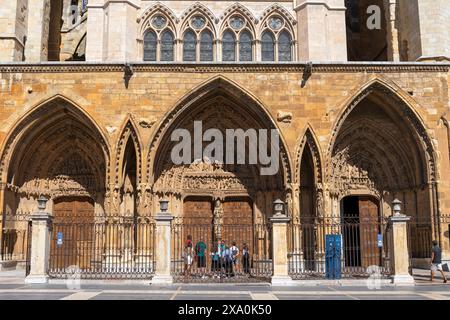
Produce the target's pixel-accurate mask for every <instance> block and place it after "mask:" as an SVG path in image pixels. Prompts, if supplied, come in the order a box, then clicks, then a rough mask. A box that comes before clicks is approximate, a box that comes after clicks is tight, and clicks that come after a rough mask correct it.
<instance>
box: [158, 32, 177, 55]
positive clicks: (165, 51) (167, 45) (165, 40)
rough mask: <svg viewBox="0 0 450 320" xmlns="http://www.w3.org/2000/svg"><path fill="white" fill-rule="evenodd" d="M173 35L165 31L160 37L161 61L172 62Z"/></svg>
mask: <svg viewBox="0 0 450 320" xmlns="http://www.w3.org/2000/svg"><path fill="white" fill-rule="evenodd" d="M173 46H174V43H173V34H172V31H170V30H166V31H164V32H163V33H162V35H161V61H173V60H174V59H173Z"/></svg>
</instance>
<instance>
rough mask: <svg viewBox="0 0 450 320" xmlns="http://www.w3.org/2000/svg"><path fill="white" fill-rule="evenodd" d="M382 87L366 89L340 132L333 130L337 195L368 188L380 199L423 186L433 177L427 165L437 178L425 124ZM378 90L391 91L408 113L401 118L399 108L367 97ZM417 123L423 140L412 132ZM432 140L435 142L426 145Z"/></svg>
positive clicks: (333, 179)
mask: <svg viewBox="0 0 450 320" xmlns="http://www.w3.org/2000/svg"><path fill="white" fill-rule="evenodd" d="M382 88H384V87H383V86H381V85H377V84H375V85H373V86H371V87H370V89H368V90H366V91H364V92H363V93H361V95H360V96H359V97H358V99H357V100H356V101H357V102H355V103H354V104H352V107H349V108H348V109H347V110H346V111H345V112H344V114H345V115H346V116H345V118H344V119H345V122H339V127H338V128H339V132H338V134H337V135H336V132H334V133H333V134H334V135H336V136H335V137H334V144H333V149H332V152H331V154H330V165H329V168H328V170H329V178H328V179H329V180H328V184H329V188H330V193H331V194H332V195H336V196H338V197H343V196H346V195H349V194H352V193H360V194H364V193H366V194H371V195H374V196H376V197H378V198H380V197H382V195H383V193H384V192H385V191H388V192H396V191H402V190H414V189H418V188H421V187H423V185H425V184H426V183H428V181H429V180H428V178H427V166H429V168H430V169H431V172H432V174H431V179H434V177H435V176H434V164H433V163H434V162H433V158H432V157H431V156H432V155H430V154H429V156H428V157H424V155H423V154H424V153H425V154H426V153H428V152H429V151H430V150H432V149H430V148H431V142H430V141H429V138H428V136H427V134H426V132H425V129H424V128H423V127H422V126H421V124H420V121H419V120H418V119H417V118H416V116H415V115H414V114H413V113H412V111H411V110H410V109H409V107H408V106H407V105H406V104H405V103H404V102H402V101H400V98H394V96H395V95H393V94H392V93H389V92H390V90H388V89H387V88H385V89H382ZM374 90H376V91H377V92H383V95H384V96H388V97H389V98H390V99H391V100H390V101H389V102H388V103H394V104H395V105H397V106H399V107H400V111H401V113H400V116H403V118H401V119H397V117H398V115H397V114H396V113H388V112H387V111H385V109H383V107H381V106H380V105H379V102H378V101H377V100H373V99H365V98H366V97H367V96H368V95H369V94H371V93H372V92H374ZM356 106H358V108H357V109H355V108H356ZM408 110H409V111H408ZM350 113H351V114H350ZM394 117H395V118H394ZM404 119H406V120H407V123H406V124H405V122H404ZM411 125H412V126H413V129H414V131H415V132H416V134H417V135H418V136H419V137H420V140H421V141H422V142H419V141H417V140H416V139H415V138H414V136H413V135H414V134H413V135H411V131H410V129H409V128H408V127H409V126H411ZM427 140H428V141H429V143H427V142H426V141H427ZM426 145H430V147H428V148H424V147H425V146H426ZM430 157H431V158H430ZM427 161H428V163H427Z"/></svg>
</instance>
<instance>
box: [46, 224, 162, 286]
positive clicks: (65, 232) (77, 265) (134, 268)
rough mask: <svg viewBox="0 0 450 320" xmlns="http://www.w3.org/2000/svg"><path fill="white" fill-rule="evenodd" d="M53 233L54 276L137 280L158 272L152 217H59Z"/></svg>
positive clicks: (52, 265) (51, 260)
mask: <svg viewBox="0 0 450 320" xmlns="http://www.w3.org/2000/svg"><path fill="white" fill-rule="evenodd" d="M50 234H51V243H50V263H49V275H50V277H54V278H68V277H74V276H79V277H80V278H85V279H117V278H119V279H122V278H130V279H133V278H151V277H152V276H153V274H154V270H155V223H154V221H153V219H152V218H151V217H111V218H99V217H96V218H95V220H94V219H86V217H70V218H64V219H55V221H54V222H53V225H52V230H51V232H50Z"/></svg>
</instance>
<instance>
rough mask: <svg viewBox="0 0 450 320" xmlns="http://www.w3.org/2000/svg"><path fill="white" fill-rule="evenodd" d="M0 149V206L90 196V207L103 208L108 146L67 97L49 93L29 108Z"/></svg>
mask: <svg viewBox="0 0 450 320" xmlns="http://www.w3.org/2000/svg"><path fill="white" fill-rule="evenodd" d="M5 141H6V142H5V144H4V147H3V150H2V156H1V159H2V161H1V166H0V173H1V179H2V183H4V184H5V185H6V188H5V190H4V193H3V209H4V210H5V212H9V213H17V212H21V213H31V212H34V211H35V210H37V202H36V200H37V198H38V197H39V196H41V195H45V196H47V197H48V198H49V200H50V201H49V203H48V206H47V209H48V210H53V201H54V200H55V199H58V198H71V199H72V200H73V198H74V197H75V198H77V197H78V198H80V199H81V198H90V199H92V200H93V201H94V203H95V212H96V213H97V214H102V213H103V212H104V211H105V210H106V208H105V207H106V203H105V202H106V201H105V198H106V186H107V185H108V175H109V173H108V170H109V154H110V153H109V146H108V144H107V140H106V138H105V136H104V135H103V133H102V132H101V130H100V129H99V127H98V125H96V123H95V122H94V121H93V120H92V119H91V118H90V116H89V115H88V114H87V113H85V112H84V111H83V110H82V109H81V108H79V107H78V106H77V105H75V104H74V103H73V102H71V101H69V100H68V99H66V98H64V97H62V96H59V95H57V96H55V97H53V98H51V99H49V100H47V101H45V102H43V103H41V104H39V105H38V106H37V107H35V108H33V109H32V110H31V111H30V112H29V113H28V114H26V115H25V116H24V117H23V118H22V119H21V120H20V121H18V122H17V124H16V125H15V127H14V128H13V129H12V130H11V132H10V133H9V135H8V136H7V138H6V140H5Z"/></svg>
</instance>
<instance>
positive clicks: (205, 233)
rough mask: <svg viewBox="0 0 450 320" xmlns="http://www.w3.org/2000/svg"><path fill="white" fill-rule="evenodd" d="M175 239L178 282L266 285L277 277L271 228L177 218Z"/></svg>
mask: <svg viewBox="0 0 450 320" xmlns="http://www.w3.org/2000/svg"><path fill="white" fill-rule="evenodd" d="M218 228H220V230H218ZM217 234H220V235H224V237H220V238H219V237H218V236H217ZM171 238H172V241H171V242H172V250H171V251H172V265H171V269H172V275H173V277H174V280H175V281H176V282H265V281H269V280H270V278H271V276H272V274H273V263H272V258H271V257H272V253H271V242H270V241H271V240H270V239H271V229H270V225H266V224H264V225H262V224H261V225H238V224H233V225H232V224H224V225H222V226H217V225H214V224H213V223H211V222H210V221H208V220H205V219H202V218H198V219H196V218H189V221H188V220H187V219H183V218H175V220H174V222H173V224H172V237H171ZM222 241H223V246H222ZM233 246H234V247H235V249H236V250H234V252H232V251H233V250H232V249H233ZM227 248H228V249H229V251H226V249H227ZM227 252H229V253H230V254H231V258H229V257H228V256H227ZM236 253H237V255H236V256H235V257H233V254H236Z"/></svg>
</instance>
